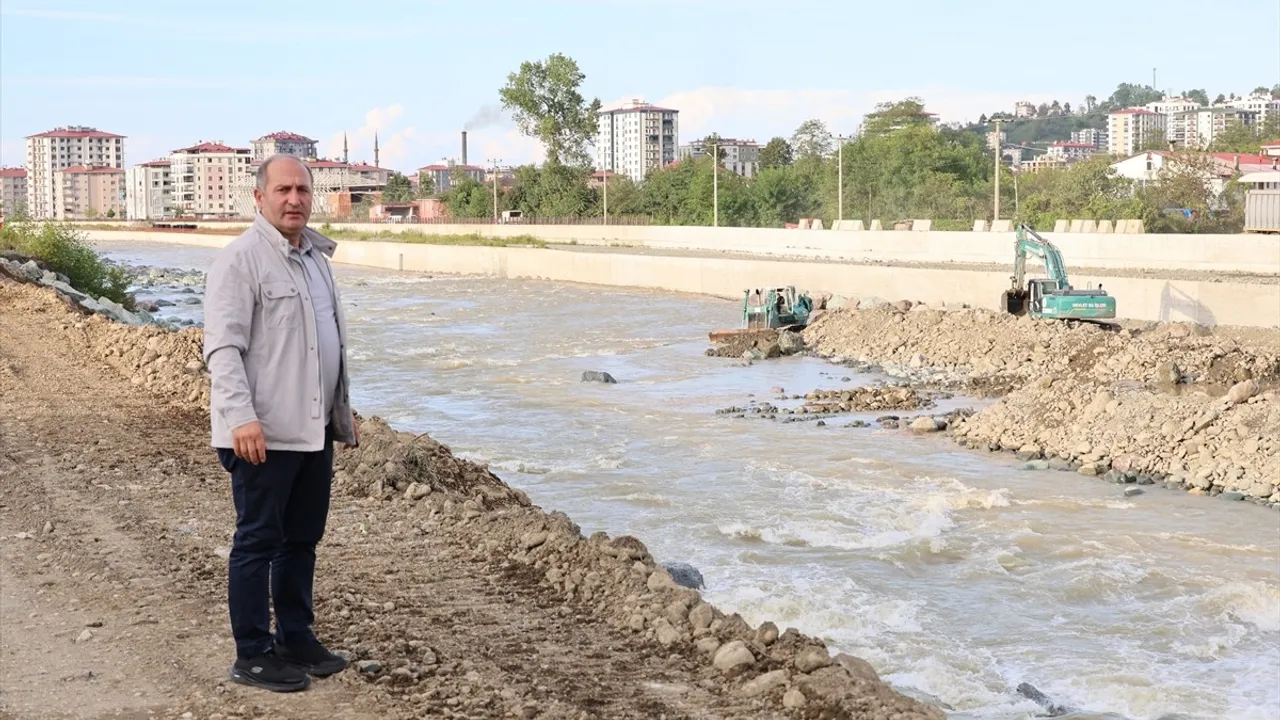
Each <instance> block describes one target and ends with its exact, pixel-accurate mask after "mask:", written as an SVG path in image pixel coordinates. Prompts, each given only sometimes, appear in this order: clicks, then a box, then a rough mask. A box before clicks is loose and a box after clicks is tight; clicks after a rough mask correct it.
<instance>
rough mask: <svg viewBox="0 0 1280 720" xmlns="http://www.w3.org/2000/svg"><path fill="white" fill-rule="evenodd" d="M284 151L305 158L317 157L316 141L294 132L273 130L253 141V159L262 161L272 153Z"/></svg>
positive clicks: (313, 158)
mask: <svg viewBox="0 0 1280 720" xmlns="http://www.w3.org/2000/svg"><path fill="white" fill-rule="evenodd" d="M280 153H283V154H285V155H293V156H294V157H300V158H302V159H303V160H315V159H316V141H315V140H312V139H311V138H309V137H306V136H305V135H299V134H298V133H292V132H285V131H283V130H282V131H280V132H273V133H271V134H270V135H263V136H262V137H260V138H258V139H257V140H254V141H253V161H254V162H262V161H263V160H266V159H267V158H269V157H271V156H272V155H276V154H280Z"/></svg>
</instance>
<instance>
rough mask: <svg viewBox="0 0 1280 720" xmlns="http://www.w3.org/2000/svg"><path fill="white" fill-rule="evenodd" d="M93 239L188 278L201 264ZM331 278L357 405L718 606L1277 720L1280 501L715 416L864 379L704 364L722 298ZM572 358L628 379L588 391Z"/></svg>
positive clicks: (870, 433) (941, 671)
mask: <svg viewBox="0 0 1280 720" xmlns="http://www.w3.org/2000/svg"><path fill="white" fill-rule="evenodd" d="M101 247H102V249H104V250H105V251H107V252H108V254H109V255H111V256H112V257H114V258H117V259H120V260H123V261H128V262H133V263H145V264H152V265H164V266H172V267H186V268H201V269H202V268H204V267H207V265H208V262H209V260H210V258H211V257H212V254H213V251H212V250H202V249H193V248H184V247H176V246H164V245H155V244H149V243H148V244H126V243H110V244H103V245H102V246H101ZM338 272H339V274H340V282H341V284H342V286H343V288H344V293H345V301H346V303H347V306H348V308H349V310H348V314H349V317H350V321H351V335H352V347H353V355H352V358H351V359H352V365H353V368H352V371H353V382H354V390H353V395H354V397H353V399H354V400H355V402H356V404H357V406H358V408H359V409H360V410H361V411H362V412H363V413H365V414H368V415H379V416H381V417H383V418H385V419H386V420H388V421H389V422H391V423H392V424H393V425H395V426H397V427H399V428H401V429H407V430H412V431H416V432H429V433H431V435H432V436H433V437H435V438H437V439H438V440H441V441H442V442H445V443H447V444H448V445H450V446H451V447H453V448H454V450H455V451H456V452H458V453H460V454H462V455H465V456H467V457H470V458H473V459H476V460H479V461H483V462H487V463H489V464H490V466H491V468H492V469H493V470H494V471H495V472H496V473H497V474H498V475H500V476H501V477H502V478H503V479H504V480H506V481H507V482H508V483H510V484H511V485H513V486H516V487H519V488H521V489H523V490H524V491H525V492H527V493H528V494H529V496H530V498H531V499H532V500H533V501H534V502H535V503H537V504H539V505H541V506H542V507H543V508H546V509H548V510H551V509H556V510H563V511H565V512H566V513H568V514H569V515H570V516H571V517H572V518H574V520H575V521H577V522H578V523H579V524H580V525H581V527H582V530H583V532H584V533H586V534H590V533H591V532H594V531H596V530H605V531H607V532H609V533H611V534H613V535H619V534H624V533H630V534H634V535H636V536H638V537H640V538H641V539H642V540H644V541H645V543H646V544H647V545H648V546H649V548H650V550H651V551H652V552H653V554H654V556H655V557H656V558H658V559H659V560H660V561H682V562H689V563H692V564H693V565H695V566H696V567H698V568H699V569H700V570H701V572H702V574H703V575H704V577H705V578H706V581H707V585H708V587H707V590H706V591H705V595H706V596H707V598H708V599H709V600H711V601H712V602H714V603H716V604H717V605H718V606H720V607H721V608H722V609H723V610H725V611H729V612H733V611H736V612H739V613H741V614H742V615H743V616H744V617H746V618H747V620H748V621H749V622H752V623H753V624H755V623H759V622H761V621H763V620H766V619H770V620H773V621H775V622H776V623H778V625H779V626H780V627H786V626H788V625H790V626H795V627H797V628H800V629H802V630H803V631H805V632H809V633H813V634H816V635H820V636H822V637H824V638H825V639H826V640H827V641H828V642H829V643H830V644H831V645H833V646H834V647H836V648H838V649H839V650H843V651H847V652H850V653H853V654H855V655H859V656H861V657H864V658H866V659H868V660H870V661H871V662H872V663H873V664H874V665H875V666H876V668H877V669H878V670H879V671H880V673H881V674H882V676H884V677H885V679H886V680H888V681H890V682H891V683H893V684H894V685H895V686H897V687H899V688H901V689H902V690H903V691H904V692H908V693H914V694H917V695H919V696H927V697H929V698H932V699H934V700H935V701H936V702H940V703H945V705H946V706H947V707H949V708H951V709H952V710H953V713H952V717H954V718H1002V719H1003V718H1009V719H1013V718H1030V717H1033V716H1035V715H1038V714H1039V713H1040V712H1041V711H1042V709H1041V708H1040V707H1039V706H1037V705H1035V704H1034V703H1032V702H1030V701H1028V700H1026V699H1024V698H1021V697H1019V696H1018V695H1017V694H1016V693H1015V692H1014V688H1015V687H1016V686H1017V685H1018V684H1019V683H1022V682H1029V683H1031V684H1033V685H1035V686H1036V687H1038V688H1039V689H1040V690H1042V691H1043V692H1044V693H1045V694H1047V695H1048V696H1050V697H1051V698H1052V699H1053V700H1054V701H1055V702H1057V703H1059V704H1061V705H1065V706H1069V707H1072V708H1075V709H1078V710H1079V711H1081V713H1082V714H1081V715H1080V716H1081V717H1123V718H1135V719H1153V720H1154V719H1155V718H1161V717H1165V716H1170V715H1175V714H1176V716H1178V717H1186V718H1204V719H1205V720H1217V719H1219V718H1247V719H1254V718H1256V719H1257V720H1263V719H1264V718H1266V719H1274V718H1276V717H1280V513H1276V512H1275V511H1272V510H1267V509H1264V508H1261V507H1257V506H1252V505H1248V504H1245V503H1228V502H1224V501H1218V500H1210V499H1208V498H1202V497H1192V496H1189V495H1186V494H1183V493H1178V492H1172V491H1165V490H1163V489H1159V488H1148V492H1147V493H1146V494H1143V495H1140V496H1138V497H1133V498H1125V497H1122V496H1121V494H1120V491H1119V488H1117V487H1116V486H1113V485H1109V484H1106V483H1103V482H1100V481H1098V480H1096V479H1091V478H1086V477H1083V476H1080V475H1076V474H1072V473H1060V472H1025V471H1020V470H1019V469H1018V465H1019V463H1017V462H1016V461H1015V460H1014V459H1012V458H1009V457H1002V456H990V455H985V454H978V453H974V452H970V451H967V450H963V449H960V448H958V447H956V446H955V445H953V444H952V443H951V442H950V441H948V440H947V439H946V438H944V437H940V436H911V435H905V434H902V433H897V432H891V431H885V430H878V429H874V428H865V429H854V428H847V427H843V426H844V425H845V424H847V422H848V420H843V419H842V420H835V421H829V424H828V426H826V427H817V426H815V425H814V424H813V423H791V424H784V423H776V422H768V421H760V420H741V419H733V418H731V417H726V416H717V415H716V414H715V410H716V409H717V408H721V407H725V406H729V405H742V404H744V403H746V402H748V401H750V400H752V399H753V398H752V395H753V394H754V399H756V400H772V399H773V395H772V394H771V393H770V388H772V387H775V386H781V387H783V388H785V389H786V390H787V392H789V393H790V392H805V391H807V390H811V389H814V388H818V387H824V388H832V387H847V386H851V385H854V384H857V383H865V382H872V381H875V380H876V379H877V378H875V377H873V376H866V375H850V374H848V373H847V372H845V371H844V370H843V369H842V368H839V367H836V366H833V365H830V364H828V363H825V362H823V361H820V360H816V359H810V358H787V359H781V360H776V361H769V362H763V363H757V364H755V365H753V366H750V367H743V366H741V363H736V362H735V361H731V360H723V359H713V358H708V357H705V356H704V355H703V350H704V349H705V348H706V347H707V345H706V340H705V339H706V333H707V331H708V330H709V329H712V328H715V327H728V326H733V325H735V324H736V323H737V322H738V312H739V308H738V307H737V305H736V304H734V303H731V302H724V301H718V300H713V299H708V298H701V297H689V296H676V295H669V294H660V293H649V292H640V291H628V290H619V289H610V288H593V287H582V286H572V285H565V284H557V283H550V282H535V281H529V282H516V281H499V280H490V279H476V278H454V277H426V276H421V275H414V274H407V273H394V272H386V271H375V270H369V269H362V268H357V267H350V266H338ZM178 309H179V310H181V311H182V312H185V313H187V314H188V315H190V314H191V313H196V314H197V315H198V311H199V308H198V306H191V305H187V306H179V308H178ZM162 315H163V313H162ZM585 370H603V371H607V372H609V373H611V374H612V375H613V376H615V377H616V378H617V379H618V384H616V385H600V384H593V383H582V382H580V376H581V374H582V372H583V371H585ZM845 378H847V380H846V379H845ZM966 404H970V405H973V404H974V403H966ZM855 417H856V416H855ZM849 419H853V418H849ZM864 419H870V418H864ZM1111 713H1114V715H1110V714H1111Z"/></svg>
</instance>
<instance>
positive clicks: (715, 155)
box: [711, 143, 720, 227]
mask: <svg viewBox="0 0 1280 720" xmlns="http://www.w3.org/2000/svg"><path fill="white" fill-rule="evenodd" d="M711 163H712V164H711V227H720V144H719V143H715V144H712V146H711Z"/></svg>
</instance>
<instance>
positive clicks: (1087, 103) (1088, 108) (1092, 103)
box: [1084, 95, 1098, 113]
mask: <svg viewBox="0 0 1280 720" xmlns="http://www.w3.org/2000/svg"><path fill="white" fill-rule="evenodd" d="M1097 106H1098V98H1096V97H1094V96H1093V95H1085V96H1084V111H1085V112H1086V113H1091V112H1093V110H1094V108H1096V107H1097Z"/></svg>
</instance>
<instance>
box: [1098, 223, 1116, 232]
mask: <svg viewBox="0 0 1280 720" xmlns="http://www.w3.org/2000/svg"><path fill="white" fill-rule="evenodd" d="M1098 232H1099V233H1102V234H1104V235H1105V234H1107V233H1113V232H1115V227H1114V225H1113V223H1112V222H1111V221H1110V220H1099V221H1098Z"/></svg>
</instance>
